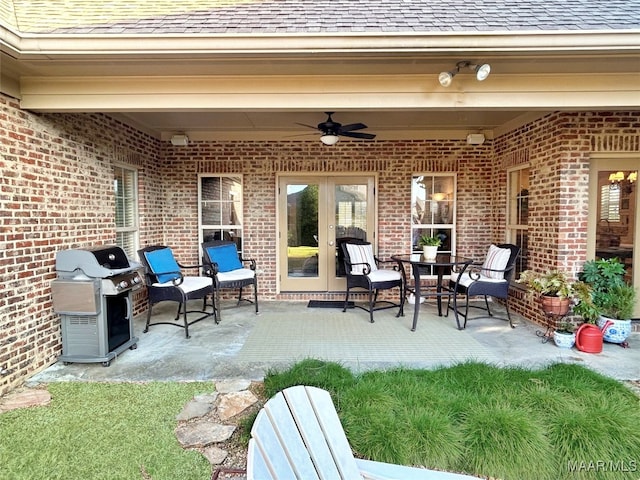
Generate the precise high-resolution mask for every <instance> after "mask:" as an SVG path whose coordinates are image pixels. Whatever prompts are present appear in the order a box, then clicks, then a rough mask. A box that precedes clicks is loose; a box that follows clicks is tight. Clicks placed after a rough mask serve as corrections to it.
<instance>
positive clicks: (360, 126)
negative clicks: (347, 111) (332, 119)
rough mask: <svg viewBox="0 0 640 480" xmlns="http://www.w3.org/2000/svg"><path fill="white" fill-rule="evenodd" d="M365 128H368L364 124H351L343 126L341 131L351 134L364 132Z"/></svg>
mask: <svg viewBox="0 0 640 480" xmlns="http://www.w3.org/2000/svg"><path fill="white" fill-rule="evenodd" d="M363 128H367V126H366V125H365V124H364V123H350V124H349V125H342V127H340V131H341V132H351V131H352V130H362V129H363Z"/></svg>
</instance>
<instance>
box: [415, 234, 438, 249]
mask: <svg viewBox="0 0 640 480" xmlns="http://www.w3.org/2000/svg"><path fill="white" fill-rule="evenodd" d="M440 245H442V241H441V240H440V239H439V238H438V237H432V236H429V235H421V236H420V238H419V239H418V246H420V247H439V246H440Z"/></svg>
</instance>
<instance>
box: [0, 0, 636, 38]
mask: <svg viewBox="0 0 640 480" xmlns="http://www.w3.org/2000/svg"><path fill="white" fill-rule="evenodd" d="M0 1H1V3H2V8H0V15H2V19H3V21H4V23H5V24H8V25H14V24H15V26H17V28H18V30H20V31H22V32H31V33H68V34H79V35H83V34H87V33H90V34H94V33H95V34H114V35H115V34H165V33H182V34H196V33H198V34H201V33H229V34H234V33H255V34H261V33H269V32H279V33H317V32H331V33H350V32H370V33H375V32H422V33H429V32H432V33H436V32H474V31H476V32H486V31H506V32H508V31H523V30H533V31H535V30H540V31H557V30H576V31H579V30H629V29H640V0H596V1H590V0H545V1H538V0H528V1H526V0H475V1H472V2H470V1H468V0H430V1H429V2H426V1H424V0H390V1H384V2H380V1H371V0H238V1H230V0H178V1H169V0H154V1H149V0H111V1H109V2H95V0H35V1H29V0H13V1H11V0H0ZM12 7H13V8H12ZM11 15H14V16H15V19H14V20H13V21H11V20H12V18H11Z"/></svg>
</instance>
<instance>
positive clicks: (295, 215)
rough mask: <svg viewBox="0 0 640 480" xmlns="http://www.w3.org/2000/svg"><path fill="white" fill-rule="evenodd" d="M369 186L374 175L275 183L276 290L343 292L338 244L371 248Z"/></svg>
mask: <svg viewBox="0 0 640 480" xmlns="http://www.w3.org/2000/svg"><path fill="white" fill-rule="evenodd" d="M374 187H375V177H373V176H365V177H362V176H357V177H354V176H288V177H280V178H279V180H278V209H279V210H278V211H279V225H278V227H279V229H278V230H279V235H278V253H279V255H278V258H279V271H280V275H279V282H280V285H279V289H280V291H289V292H332V291H334V292H335V291H344V289H345V279H344V266H343V263H342V262H343V260H342V252H341V246H340V245H341V244H342V243H343V242H344V241H345V240H346V239H349V238H358V239H362V240H367V241H370V242H372V243H375V242H374V232H375V207H374V206H375V201H374V192H375V189H374Z"/></svg>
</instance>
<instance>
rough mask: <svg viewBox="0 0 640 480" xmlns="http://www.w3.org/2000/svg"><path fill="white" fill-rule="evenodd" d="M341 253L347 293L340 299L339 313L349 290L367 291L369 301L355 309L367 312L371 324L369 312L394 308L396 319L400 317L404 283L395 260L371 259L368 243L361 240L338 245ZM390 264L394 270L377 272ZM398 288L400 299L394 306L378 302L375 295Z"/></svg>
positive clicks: (400, 267)
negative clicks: (381, 291) (396, 311)
mask: <svg viewBox="0 0 640 480" xmlns="http://www.w3.org/2000/svg"><path fill="white" fill-rule="evenodd" d="M341 246H342V251H343V253H344V266H345V267H344V269H345V275H346V277H347V292H346V296H345V299H344V308H343V309H342V311H343V312H346V311H347V307H348V305H349V295H350V292H351V289H352V288H360V289H364V290H366V291H367V293H368V294H369V299H368V302H367V305H366V306H362V305H357V304H355V306H356V307H358V308H361V309H363V310H365V311H367V312H369V319H370V321H371V323H373V312H374V311H376V310H384V309H387V308H395V307H398V314H397V315H396V317H400V316H404V296H405V295H404V294H405V292H404V290H405V282H404V278H403V276H402V273H401V272H402V271H403V270H402V265H401V264H400V262H397V261H395V260H391V261H382V260H380V259H378V258H376V257H375V256H374V255H373V247H372V246H371V243H369V242H367V241H364V240H355V239H354V240H350V241H348V242H344V243H343V244H342V245H341ZM391 263H392V264H394V269H393V270H392V269H386V268H379V267H380V266H381V265H382V264H391ZM396 287H397V288H398V289H399V291H400V298H399V300H398V303H394V302H391V301H388V300H380V301H379V300H378V292H379V291H380V290H387V289H391V288H396Z"/></svg>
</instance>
